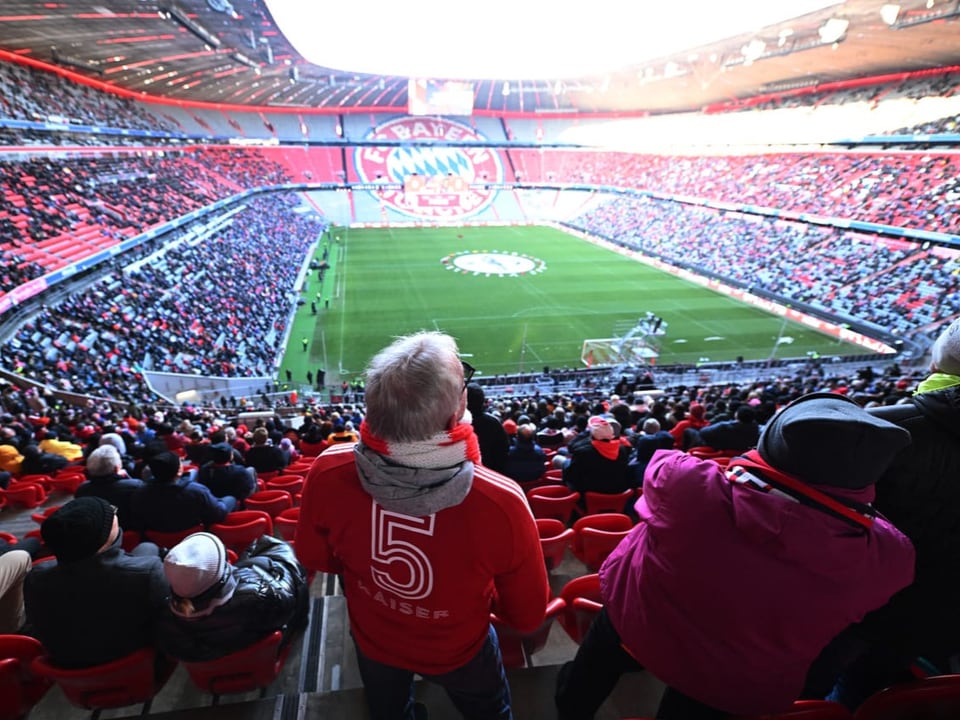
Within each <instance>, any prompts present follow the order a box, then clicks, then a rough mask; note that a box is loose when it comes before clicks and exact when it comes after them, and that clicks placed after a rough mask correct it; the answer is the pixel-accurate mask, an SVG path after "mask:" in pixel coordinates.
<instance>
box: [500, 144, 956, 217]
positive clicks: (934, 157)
mask: <svg viewBox="0 0 960 720" xmlns="http://www.w3.org/2000/svg"><path fill="white" fill-rule="evenodd" d="M509 155H510V157H511V159H512V161H513V163H514V165H515V166H516V167H517V168H518V169H521V168H522V174H523V179H524V181H526V182H532V183H537V182H545V181H546V178H547V175H549V176H550V177H551V179H552V180H553V181H555V182H561V183H575V184H589V185H607V186H615V187H623V188H635V189H639V190H647V191H654V192H658V193H664V194H668V195H673V196H679V197H688V198H702V199H708V200H713V201H717V202H727V203H733V204H742V205H752V206H758V207H765V208H773V209H777V210H781V211H786V212H792V213H808V214H812V215H818V216H822V217H828V218H844V219H853V220H860V221H863V222H872V223H878V224H881V225H892V226H894V227H900V228H910V229H917V230H931V231H934V232H945V233H960V218H958V216H957V213H955V212H954V211H953V208H954V205H955V204H956V201H957V199H958V198H960V179H958V176H960V158H958V156H956V155H954V154H951V153H947V152H899V153H880V152H858V153H839V152H824V153H811V152H800V153H769V154H762V155H726V156H719V155H717V156H713V155H701V156H672V155H639V154H627V153H583V152H573V151H567V150H548V149H544V150H539V149H538V150H510V151H509Z"/></svg>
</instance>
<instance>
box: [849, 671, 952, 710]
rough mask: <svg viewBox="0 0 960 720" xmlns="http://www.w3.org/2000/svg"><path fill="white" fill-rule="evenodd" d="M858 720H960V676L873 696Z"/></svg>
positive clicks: (898, 687) (905, 685)
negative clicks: (919, 719) (955, 719)
mask: <svg viewBox="0 0 960 720" xmlns="http://www.w3.org/2000/svg"><path fill="white" fill-rule="evenodd" d="M853 717H854V718H855V720H916V719H917V718H924V720H926V719H927V718H929V719H930V720H940V719H941V718H943V719H944V720H946V719H947V718H951V719H952V718H957V717H960V675H936V676H933V677H928V678H923V679H922V680H915V681H912V682H907V683H903V684H900V685H894V686H892V687H888V688H886V689H885V690H881V691H880V692H878V693H874V694H873V695H871V696H870V697H868V698H867V699H866V700H864V702H863V704H862V705H861V706H860V707H859V708H857V712H856V713H854V716H853Z"/></svg>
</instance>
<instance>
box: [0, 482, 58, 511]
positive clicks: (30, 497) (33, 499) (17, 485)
mask: <svg viewBox="0 0 960 720" xmlns="http://www.w3.org/2000/svg"><path fill="white" fill-rule="evenodd" d="M0 492H2V493H3V496H4V497H5V498H6V499H7V504H9V505H19V506H21V507H25V508H35V507H40V506H41V505H43V503H45V502H46V501H47V491H46V489H45V488H44V487H43V485H41V484H40V483H36V482H20V481H17V482H12V483H10V485H8V486H7V489H6V490H3V491H0Z"/></svg>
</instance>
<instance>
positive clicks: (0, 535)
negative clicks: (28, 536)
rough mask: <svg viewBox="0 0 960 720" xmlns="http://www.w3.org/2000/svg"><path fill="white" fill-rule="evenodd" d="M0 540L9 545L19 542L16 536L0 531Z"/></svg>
mask: <svg viewBox="0 0 960 720" xmlns="http://www.w3.org/2000/svg"><path fill="white" fill-rule="evenodd" d="M0 540H3V541H4V542H7V543H10V544H11V545H13V544H14V543H16V542H19V540H18V539H17V536H16V535H14V534H13V533H8V532H5V531H2V530H0Z"/></svg>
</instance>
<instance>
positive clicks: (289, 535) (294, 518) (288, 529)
mask: <svg viewBox="0 0 960 720" xmlns="http://www.w3.org/2000/svg"><path fill="white" fill-rule="evenodd" d="M298 522H300V508H299V507H292V508H289V509H287V510H284V511H283V512H282V513H280V514H279V515H277V517H275V518H274V519H273V525H274V527H275V528H276V529H277V534H278V535H279V536H280V537H281V538H283V539H284V540H286V541H287V542H293V538H294V535H295V534H296V532H297V523H298Z"/></svg>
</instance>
